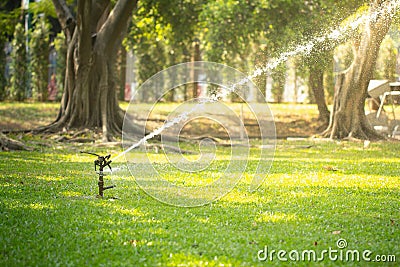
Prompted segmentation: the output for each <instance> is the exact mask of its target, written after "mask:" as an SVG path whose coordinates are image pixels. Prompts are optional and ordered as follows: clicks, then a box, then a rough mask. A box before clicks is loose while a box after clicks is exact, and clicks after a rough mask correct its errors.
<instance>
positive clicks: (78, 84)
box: [47, 0, 137, 140]
mask: <svg viewBox="0 0 400 267" xmlns="http://www.w3.org/2000/svg"><path fill="white" fill-rule="evenodd" d="M53 3H54V6H55V8H56V12H57V16H58V18H59V21H60V23H61V25H62V28H63V29H64V34H65V36H66V42H67V46H68V51H67V63H66V76H65V85H64V88H65V90H64V94H63V97H62V100H61V107H60V111H59V114H58V117H57V120H56V121H55V122H54V123H53V124H51V125H50V126H49V127H47V130H50V131H58V130H61V129H71V128H92V129H96V128H98V129H101V130H102V132H103V140H111V139H112V136H113V135H115V134H120V133H121V131H122V124H123V117H124V113H123V111H122V110H121V109H120V108H119V104H118V99H117V94H116V87H117V86H118V84H117V82H116V77H115V73H114V70H115V68H114V65H115V60H116V58H117V51H118V48H119V47H120V44H121V41H122V38H123V36H124V35H125V34H126V32H127V28H128V23H129V21H130V18H131V15H132V11H133V9H134V8H135V6H136V3H137V1H132V0H119V1H117V3H116V4H115V6H114V8H113V9H112V10H111V1H110V0H98V1H96V0H91V1H88V0H78V2H77V12H76V19H75V18H74V17H73V15H72V12H71V11H70V10H69V8H68V6H67V4H66V2H65V0H53Z"/></svg>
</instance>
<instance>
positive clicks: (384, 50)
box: [374, 32, 399, 81]
mask: <svg viewBox="0 0 400 267" xmlns="http://www.w3.org/2000/svg"><path fill="white" fill-rule="evenodd" d="M398 40H399V36H398V34H393V32H392V34H388V35H387V36H386V38H385V39H383V41H382V44H381V48H380V50H379V57H378V62H377V66H376V70H375V76H374V78H375V79H384V80H389V81H395V80H396V78H398V74H397V73H396V62H397V57H398V50H397V49H398V43H397V41H398Z"/></svg>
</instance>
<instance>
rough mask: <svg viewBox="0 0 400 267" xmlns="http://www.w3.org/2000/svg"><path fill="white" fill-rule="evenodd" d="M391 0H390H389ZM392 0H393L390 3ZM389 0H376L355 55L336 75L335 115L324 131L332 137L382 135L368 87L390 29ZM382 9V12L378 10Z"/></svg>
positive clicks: (333, 113) (367, 137)
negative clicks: (368, 106)
mask: <svg viewBox="0 0 400 267" xmlns="http://www.w3.org/2000/svg"><path fill="white" fill-rule="evenodd" d="M389 2H390V1H389ZM389 4H390V3H389ZM386 5H388V1H383V0H375V1H373V3H372V4H371V6H370V11H369V12H370V15H371V16H370V19H368V20H367V21H366V23H365V29H364V31H363V33H362V36H361V38H360V42H359V44H358V45H357V52H356V55H355V59H354V61H353V63H352V65H351V66H350V68H349V69H348V70H347V71H346V73H344V74H342V75H339V76H338V77H337V79H336V85H335V96H334V106H333V111H332V116H331V119H330V123H329V126H328V128H327V129H326V130H325V132H324V135H325V136H327V137H330V138H338V139H342V138H358V139H379V138H382V136H380V135H379V134H378V133H377V132H376V131H375V130H374V129H373V128H372V126H371V125H370V123H369V122H368V120H367V117H366V115H365V110H364V105H365V99H366V98H367V88H368V83H369V81H370V79H371V78H372V77H373V71H374V68H375V65H376V60H377V57H378V53H379V48H380V44H381V42H382V40H383V38H384V37H385V35H386V33H387V32H388V30H389V27H390V23H391V15H390V14H389V13H388V9H386V8H385V6H386ZM377 11H379V14H378V15H375V14H377V13H376V12H377Z"/></svg>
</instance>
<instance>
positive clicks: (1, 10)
mask: <svg viewBox="0 0 400 267" xmlns="http://www.w3.org/2000/svg"><path fill="white" fill-rule="evenodd" d="M19 5H21V2H20V1H19V2H18V1H10V0H9V1H3V2H1V3H0V48H1V49H0V70H2V71H1V72H0V101H1V100H4V99H5V98H6V96H7V95H8V92H7V91H6V88H7V85H8V81H7V77H6V76H5V70H6V64H7V62H6V54H5V49H4V48H5V46H6V44H7V42H8V41H9V40H10V39H11V38H12V36H13V34H14V31H15V25H17V23H18V17H19V16H20V15H21V9H20V8H19Z"/></svg>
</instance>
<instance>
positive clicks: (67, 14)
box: [52, 0, 76, 40]
mask: <svg viewBox="0 0 400 267" xmlns="http://www.w3.org/2000/svg"><path fill="white" fill-rule="evenodd" d="M52 1H53V4H54V8H55V9H56V13H57V17H58V21H59V22H60V24H61V27H62V29H63V31H64V34H65V36H66V37H67V40H69V39H70V38H71V37H72V34H73V31H74V28H75V25H76V22H75V18H74V16H73V15H72V13H71V11H70V10H69V8H68V6H67V3H66V2H65V0H52Z"/></svg>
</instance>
